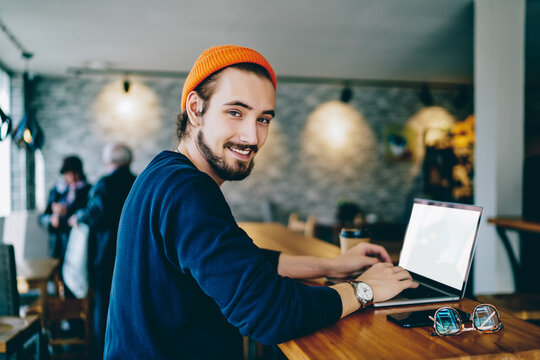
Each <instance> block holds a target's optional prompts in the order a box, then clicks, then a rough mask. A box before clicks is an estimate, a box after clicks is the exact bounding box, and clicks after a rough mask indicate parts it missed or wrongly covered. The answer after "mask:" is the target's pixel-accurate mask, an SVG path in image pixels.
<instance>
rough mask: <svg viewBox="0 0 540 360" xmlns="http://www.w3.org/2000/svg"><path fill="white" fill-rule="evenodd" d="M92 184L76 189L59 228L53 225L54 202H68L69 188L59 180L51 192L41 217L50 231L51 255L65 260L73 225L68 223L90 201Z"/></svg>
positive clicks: (85, 184)
mask: <svg viewBox="0 0 540 360" xmlns="http://www.w3.org/2000/svg"><path fill="white" fill-rule="evenodd" d="M91 187H92V186H91V185H90V184H87V183H82V185H81V186H80V187H79V188H78V189H77V190H76V191H75V199H74V200H73V201H72V202H71V204H68V206H67V213H66V214H65V215H64V216H62V217H60V225H59V226H58V228H54V227H52V226H51V215H52V204H53V203H67V197H68V193H69V188H68V186H67V185H66V183H65V182H64V181H63V180H61V181H59V182H58V183H57V184H56V185H55V186H54V187H53V188H52V189H51V192H50V193H49V202H48V203H47V208H46V209H45V212H44V213H43V214H42V215H41V216H40V217H39V222H40V224H41V225H42V226H43V227H45V228H46V229H47V230H48V231H49V255H50V256H52V257H55V258H59V259H61V261H63V259H64V254H65V252H66V246H67V242H68V239H69V232H70V231H71V227H70V226H69V225H68V219H69V218H70V217H71V215H73V214H74V213H75V212H76V211H77V210H79V209H82V208H84V207H85V206H86V202H87V201H88V192H89V191H90V188H91Z"/></svg>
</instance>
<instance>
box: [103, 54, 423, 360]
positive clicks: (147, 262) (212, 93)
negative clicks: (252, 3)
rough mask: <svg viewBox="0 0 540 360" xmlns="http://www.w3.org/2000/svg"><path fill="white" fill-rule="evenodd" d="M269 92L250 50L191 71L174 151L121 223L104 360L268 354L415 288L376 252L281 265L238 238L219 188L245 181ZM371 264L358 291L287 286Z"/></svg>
mask: <svg viewBox="0 0 540 360" xmlns="http://www.w3.org/2000/svg"><path fill="white" fill-rule="evenodd" d="M275 88H276V77H275V74H274V71H273V70H272V67H271V66H270V64H269V63H268V62H267V61H266V59H264V57H262V55H260V54H259V53H257V52H256V51H254V50H251V49H248V48H243V47H238V46H218V47H213V48H210V49H208V50H206V51H205V52H203V53H202V54H201V56H200V57H199V59H198V60H197V61H196V62H195V64H194V66H193V68H192V70H191V72H190V74H189V75H188V77H187V79H186V82H185V84H184V89H183V92H182V104H181V107H182V111H183V113H182V115H181V116H180V117H179V121H178V124H177V125H178V126H177V135H178V138H179V139H180V140H181V141H180V143H179V145H178V147H177V149H176V151H175V152H172V151H164V152H162V153H161V154H159V155H158V156H156V157H155V158H154V160H152V162H150V164H149V165H148V166H147V168H146V169H145V170H144V171H143V173H142V174H141V175H140V176H139V178H138V179H137V181H136V182H135V184H134V186H133V189H132V192H131V193H130V195H129V197H128V199H127V201H126V205H125V207H124V212H123V214H122V218H121V220H120V228H119V233H118V249H117V254H118V255H117V259H116V265H115V274H114V279H113V288H112V293H111V305H110V308H109V317H108V321H107V335H106V347H105V358H106V359H120V358H121V359H135V358H147V359H178V358H185V359H223V358H225V359H239V358H241V356H242V354H241V346H240V345H241V337H240V334H239V332H240V333H241V334H243V335H249V336H251V337H252V338H253V339H255V340H257V341H259V342H261V343H264V344H278V343H281V342H283V341H286V340H290V339H292V338H296V337H298V336H301V335H305V334H308V333H310V332H313V331H315V330H318V329H320V328H322V327H324V326H327V325H329V324H331V323H333V322H335V321H337V320H338V319H339V318H340V317H344V316H346V315H348V314H350V313H351V312H353V311H356V310H358V309H359V308H360V306H361V304H362V305H369V303H370V301H371V298H370V297H368V296H366V297H365V298H366V299H365V300H364V299H362V298H361V297H360V298H357V296H356V295H355V289H360V290H359V291H356V293H358V294H360V293H361V290H362V289H363V290H365V291H366V293H369V292H370V291H372V292H373V293H374V296H375V297H374V300H375V301H382V300H386V299H388V298H390V297H393V296H394V295H396V294H397V293H399V292H400V291H401V290H403V289H405V288H407V287H411V286H415V284H414V283H413V282H412V280H411V278H410V275H409V274H408V273H407V272H406V271H404V270H403V269H401V268H398V267H393V266H392V265H391V264H390V263H389V261H390V259H389V257H388V254H387V253H386V251H385V250H384V249H383V248H382V247H378V246H375V245H370V244H363V245H361V246H357V247H355V248H353V249H351V250H350V251H349V252H347V253H346V254H344V255H342V256H339V257H336V258H333V259H320V258H313V257H307V256H290V255H286V254H280V253H277V252H273V251H269V250H262V249H259V248H257V247H256V246H255V245H254V244H253V242H252V241H251V239H250V238H249V237H248V236H247V235H246V233H245V232H244V231H243V230H241V229H240V228H239V227H238V226H237V224H236V222H235V220H234V218H233V216H232V214H231V211H230V208H229V206H228V205H227V203H226V201H225V198H224V197H223V194H222V193H221V190H220V188H219V186H220V185H221V184H223V182H224V181H226V180H241V179H244V178H245V177H246V176H248V175H249V173H250V171H251V169H252V168H253V158H254V157H255V154H256V153H257V152H258V150H259V149H260V148H261V147H262V146H263V144H264V142H265V140H266V136H267V134H268V127H269V126H270V123H271V121H272V119H273V117H274V112H275V110H274V107H275V100H276V97H275ZM370 255H371V256H370ZM379 259H380V260H382V261H385V262H384V263H383V262H380V260H379ZM373 264H375V265H374V266H372V267H371V268H369V269H368V270H366V271H365V272H364V273H363V275H362V276H360V278H359V280H361V281H362V282H363V283H361V284H354V285H351V284H348V283H343V284H339V285H335V286H332V287H316V286H315V287H310V286H307V285H305V284H302V283H301V282H297V281H295V280H292V279H291V278H312V277H320V276H324V275H328V276H338V277H339V276H341V277H343V276H345V275H348V274H350V273H352V272H354V271H356V270H359V269H363V268H365V267H367V266H370V265H373ZM238 330H239V331H238Z"/></svg>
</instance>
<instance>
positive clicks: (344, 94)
mask: <svg viewBox="0 0 540 360" xmlns="http://www.w3.org/2000/svg"><path fill="white" fill-rule="evenodd" d="M352 97H353V91H352V89H351V87H350V86H349V83H345V87H344V88H343V90H342V91H341V96H340V100H341V101H342V102H344V103H345V104H347V103H348V102H349V101H351V99H352Z"/></svg>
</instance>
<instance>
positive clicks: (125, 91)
mask: <svg viewBox="0 0 540 360" xmlns="http://www.w3.org/2000/svg"><path fill="white" fill-rule="evenodd" d="M130 86H131V84H130V82H129V80H128V79H126V80H124V83H123V84H122V87H123V88H124V93H126V94H127V93H128V92H129V87H130Z"/></svg>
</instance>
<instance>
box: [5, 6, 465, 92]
mask: <svg viewBox="0 0 540 360" xmlns="http://www.w3.org/2000/svg"><path fill="white" fill-rule="evenodd" d="M473 5H474V4H473V0H452V1H447V0H407V1H403V0H332V1H329V0H273V1H268V0H197V1H188V0H183V1H173V0H153V1H147V0H130V1H128V0H92V1H73V0H48V1H43V0H2V2H0V19H1V20H2V21H3V22H4V24H5V25H6V26H7V27H8V28H9V30H10V31H11V32H12V33H13V34H14V35H15V36H16V38H17V39H18V40H19V41H20V43H21V44H22V45H23V46H24V47H25V48H26V49H27V50H28V51H30V52H33V53H34V58H33V59H32V61H31V69H32V70H33V71H34V72H36V73H41V74H49V75H60V74H66V71H67V69H68V68H70V67H85V66H88V65H89V64H90V63H91V62H92V61H94V60H100V61H105V62H106V63H107V64H108V66H109V67H110V68H121V69H139V70H142V69H144V70H151V71H173V72H185V71H188V70H189V69H190V68H191V65H192V64H193V62H194V61H195V59H196V58H197V56H198V55H199V54H200V53H201V51H202V50H204V49H205V48H207V47H209V46H212V45H217V44H231V43H233V44H238V45H243V46H249V47H253V48H255V49H257V50H258V51H260V52H261V53H262V54H263V55H265V57H266V58H267V59H268V60H269V61H270V63H271V64H272V65H273V67H274V69H275V71H276V73H277V74H278V76H280V75H281V76H301V77H330V78H343V79H360V80H390V81H396V80H398V81H427V82H447V83H471V82H472V77H473ZM0 61H1V63H3V65H4V66H5V67H7V68H9V69H12V70H15V71H21V70H23V69H24V61H23V59H22V58H21V53H20V51H19V50H18V49H17V48H16V47H15V46H14V45H13V44H12V43H11V42H10V41H8V39H7V37H6V36H5V34H3V33H0Z"/></svg>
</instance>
